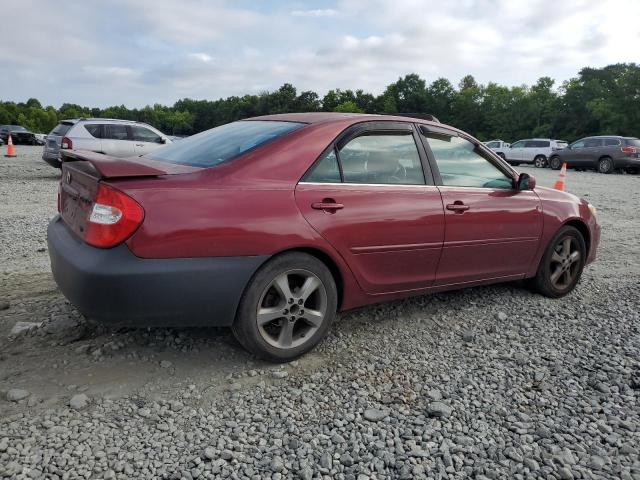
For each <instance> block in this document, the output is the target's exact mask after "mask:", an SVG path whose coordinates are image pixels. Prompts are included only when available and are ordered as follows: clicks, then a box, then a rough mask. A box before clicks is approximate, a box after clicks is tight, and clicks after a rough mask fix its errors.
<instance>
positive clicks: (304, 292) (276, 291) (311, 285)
mask: <svg viewBox="0 0 640 480" xmlns="http://www.w3.org/2000/svg"><path fill="white" fill-rule="evenodd" d="M327 304H328V303H327V290H326V288H325V286H324V285H323V283H322V281H321V280H320V278H319V277H318V276H317V275H315V274H314V273H312V272H310V271H308V270H289V271H287V272H284V273H281V274H279V275H278V276H277V277H275V278H274V279H273V280H272V281H271V282H270V283H269V284H268V286H267V288H266V289H265V290H264V292H263V293H262V295H261V297H260V301H259V302H258V308H257V311H256V322H257V324H258V331H259V332H260V335H261V336H262V338H263V339H264V341H265V342H267V343H268V344H269V345H271V346H273V347H276V348H281V349H290V348H296V347H299V346H300V345H302V344H304V343H305V342H307V341H308V340H309V339H311V338H312V337H313V335H314V333H315V332H316V331H317V330H318V329H319V328H320V327H321V326H322V324H323V322H324V320H325V318H326V316H327Z"/></svg>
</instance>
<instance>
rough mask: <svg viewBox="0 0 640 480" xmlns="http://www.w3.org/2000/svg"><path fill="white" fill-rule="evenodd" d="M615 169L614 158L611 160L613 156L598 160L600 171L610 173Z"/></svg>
mask: <svg viewBox="0 0 640 480" xmlns="http://www.w3.org/2000/svg"><path fill="white" fill-rule="evenodd" d="M613 170H614V168H613V160H611V157H602V158H601V159H600V160H598V172H599V173H605V174H609V173H611V172H613Z"/></svg>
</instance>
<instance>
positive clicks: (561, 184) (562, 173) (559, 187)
mask: <svg viewBox="0 0 640 480" xmlns="http://www.w3.org/2000/svg"><path fill="white" fill-rule="evenodd" d="M566 176H567V162H563V163H562V168H561V169H560V175H558V180H556V183H555V184H554V185H553V188H555V189H556V190H560V191H561V192H564V177H566Z"/></svg>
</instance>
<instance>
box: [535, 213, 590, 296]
mask: <svg viewBox="0 0 640 480" xmlns="http://www.w3.org/2000/svg"><path fill="white" fill-rule="evenodd" d="M586 255H587V247H586V244H585V241H584V238H583V237H582V234H581V233H580V232H579V231H578V230H577V229H576V228H574V227H570V226H565V227H562V228H561V229H560V230H559V231H558V233H556V234H555V235H554V237H553V238H552V239H551V241H550V242H549V244H548V245H547V248H546V250H545V252H544V255H543V256H542V260H540V265H539V266H538V272H537V274H536V276H535V277H534V278H533V282H532V283H533V286H534V288H535V290H536V291H537V292H538V293H540V294H542V295H544V296H545V297H550V298H560V297H564V296H565V295H567V294H568V293H569V292H571V291H572V290H573V289H574V288H575V286H576V285H577V284H578V282H579V281H580V276H581V275H582V270H583V269H584V264H585V261H586Z"/></svg>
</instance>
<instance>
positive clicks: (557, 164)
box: [549, 157, 562, 170]
mask: <svg viewBox="0 0 640 480" xmlns="http://www.w3.org/2000/svg"><path fill="white" fill-rule="evenodd" d="M549 166H550V167H551V168H552V169H553V170H560V168H562V160H560V157H551V160H549Z"/></svg>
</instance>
